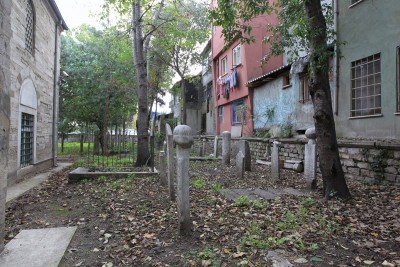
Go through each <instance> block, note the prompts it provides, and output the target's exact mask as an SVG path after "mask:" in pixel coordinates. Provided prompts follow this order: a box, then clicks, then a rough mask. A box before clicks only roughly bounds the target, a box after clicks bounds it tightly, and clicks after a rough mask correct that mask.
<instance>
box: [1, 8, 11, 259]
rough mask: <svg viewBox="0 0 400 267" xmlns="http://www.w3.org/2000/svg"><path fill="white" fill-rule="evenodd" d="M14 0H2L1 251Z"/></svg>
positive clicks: (3, 229)
mask: <svg viewBox="0 0 400 267" xmlns="http://www.w3.org/2000/svg"><path fill="white" fill-rule="evenodd" d="M11 5H12V1H9V0H0V36H1V37H0V252H2V251H3V249H4V231H5V206H6V192H7V160H8V145H9V132H10V91H9V88H10V79H11V74H10V39H11V36H12V32H11V23H10V13H11Z"/></svg>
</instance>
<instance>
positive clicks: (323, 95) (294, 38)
mask: <svg viewBox="0 0 400 267" xmlns="http://www.w3.org/2000/svg"><path fill="white" fill-rule="evenodd" d="M324 11H325V15H326V16H324ZM330 11H331V7H330V6H329V5H321V0H277V1H259V0H257V1H251V0H219V1H218V7H216V8H215V9H214V10H212V11H211V16H212V18H213V20H214V23H215V24H216V25H221V26H222V28H223V35H224V38H225V41H226V42H227V43H230V42H231V41H232V40H233V39H234V38H241V39H242V40H243V41H244V42H248V43H250V42H251V41H254V38H253V37H252V36H251V30H252V27H251V20H252V19H253V18H254V17H256V16H259V15H262V14H270V15H273V14H275V13H277V14H278V18H279V23H278V24H277V25H269V26H266V27H268V28H269V29H270V31H271V35H270V36H269V37H268V38H267V39H266V41H269V42H271V43H272V49H271V51H270V53H269V54H268V55H266V57H265V60H268V58H269V56H271V55H274V54H275V55H276V54H282V53H283V52H285V51H288V49H289V54H291V55H292V56H294V59H295V57H296V56H298V55H299V52H302V51H305V52H307V53H308V54H309V57H310V67H309V71H310V83H309V84H310V85H309V86H310V94H311V98H312V102H313V106H314V124H315V131H316V135H317V150H318V155H319V163H320V164H319V167H320V170H321V173H322V177H323V180H324V191H325V192H324V195H325V198H326V199H329V198H330V197H332V196H333V195H335V194H337V195H338V196H339V197H341V198H349V197H350V192H349V190H348V187H347V184H346V180H345V178H344V173H343V170H342V166H341V164H340V158H339V150H338V145H337V139H336V130H335V122H334V116H333V111H332V99H331V92H330V86H329V58H330V57H331V56H332V53H331V52H330V49H329V45H328V42H332V41H334V39H332V33H333V31H332V30H331V28H328V27H327V19H328V21H329V19H330V18H332V16H331V14H332V12H330Z"/></svg>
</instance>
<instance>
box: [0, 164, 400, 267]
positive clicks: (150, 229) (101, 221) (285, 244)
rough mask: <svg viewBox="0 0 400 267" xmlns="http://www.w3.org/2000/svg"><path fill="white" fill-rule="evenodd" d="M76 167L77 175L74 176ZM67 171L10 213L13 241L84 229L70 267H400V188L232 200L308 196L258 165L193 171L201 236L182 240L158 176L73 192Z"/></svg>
mask: <svg viewBox="0 0 400 267" xmlns="http://www.w3.org/2000/svg"><path fill="white" fill-rule="evenodd" d="M71 169H72V168H71ZM71 169H69V170H65V171H63V172H60V173H57V174H55V175H53V176H52V177H50V179H49V180H48V181H46V182H45V183H43V184H42V186H41V187H39V188H35V189H33V190H31V191H29V192H27V193H26V194H24V195H22V196H21V197H19V198H18V199H16V200H14V201H12V202H11V203H9V204H8V205H7V214H6V239H7V241H8V240H10V239H12V238H13V237H14V236H15V235H17V234H18V233H19V232H20V231H21V230H23V229H34V228H44V227H57V226H78V230H77V232H76V233H75V236H74V237H73V239H72V241H71V244H70V246H69V248H68V250H67V252H66V253H65V256H64V258H63V260H62V263H61V265H60V266H68V267H69V266H106V267H110V266H271V262H269V261H267V259H266V255H267V254H268V251H271V250H277V249H278V250H281V251H283V252H284V254H285V256H286V257H287V258H288V260H289V261H290V262H291V263H292V264H293V265H294V266H400V205H399V204H400V187H398V186H393V185H365V184H361V183H359V182H356V181H349V187H350V190H351V193H352V196H353V198H352V199H351V200H349V201H341V200H337V199H333V200H330V201H328V202H326V201H323V200H322V199H321V198H320V197H321V195H322V194H321V192H319V191H317V192H314V193H312V194H311V196H310V197H295V196H283V197H280V198H277V199H275V200H268V201H264V200H259V201H249V199H247V198H246V197H241V198H238V199H236V200H234V201H230V200H227V199H226V198H225V197H224V196H223V195H222V194H221V189H222V188H267V187H273V188H283V187H294V188H297V189H304V187H305V182H304V180H303V179H302V174H300V175H299V174H297V173H294V172H291V171H284V173H283V175H282V177H281V178H280V179H279V180H274V179H272V178H271V177H269V173H270V171H269V169H268V167H267V166H261V165H253V166H252V171H251V172H246V174H245V179H243V180H238V179H237V178H236V177H235V167H233V166H231V167H222V166H220V164H219V163H217V162H191V163H190V179H191V188H190V198H191V199H190V201H191V203H190V204H191V216H192V219H193V229H192V234H191V236H187V237H180V236H179V235H178V231H177V228H178V222H177V210H176V204H175V203H172V202H170V201H169V199H168V192H167V189H166V188H163V187H162V186H161V185H160V181H159V178H158V177H140V178H139V177H133V176H132V177H129V178H126V179H119V180H116V179H112V178H99V179H97V180H90V181H89V180H85V181H82V182H79V183H74V184H68V180H67V179H68V178H67V177H68V172H69V171H70V170H71Z"/></svg>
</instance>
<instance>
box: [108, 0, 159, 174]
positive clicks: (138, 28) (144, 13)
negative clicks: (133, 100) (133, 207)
mask: <svg viewBox="0 0 400 267" xmlns="http://www.w3.org/2000/svg"><path fill="white" fill-rule="evenodd" d="M111 7H113V8H116V10H117V11H118V12H119V14H120V15H127V14H129V13H130V14H131V15H132V16H131V19H130V24H129V30H130V31H131V32H132V51H133V57H132V58H133V62H134V65H135V69H136V72H135V73H136V93H137V99H138V118H137V136H138V146H137V158H136V163H135V165H136V166H143V165H147V164H148V163H150V151H149V142H148V141H149V135H148V130H149V125H148V114H149V105H148V93H149V92H148V91H149V87H148V81H149V80H148V69H147V67H148V65H147V60H148V52H149V49H150V40H151V37H152V35H153V34H154V32H155V31H156V30H157V29H158V28H159V27H160V25H162V24H164V23H166V21H164V20H163V19H161V18H160V12H161V10H162V9H163V7H164V0H161V1H152V0H136V1H132V0H108V1H107V2H106V8H111Z"/></svg>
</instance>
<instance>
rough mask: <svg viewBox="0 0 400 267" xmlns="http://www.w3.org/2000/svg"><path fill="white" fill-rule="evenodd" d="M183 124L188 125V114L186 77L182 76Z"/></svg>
mask: <svg viewBox="0 0 400 267" xmlns="http://www.w3.org/2000/svg"><path fill="white" fill-rule="evenodd" d="M181 79H182V80H181V81H182V83H181V123H182V124H184V125H186V121H187V114H186V80H185V77H183V76H181Z"/></svg>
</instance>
